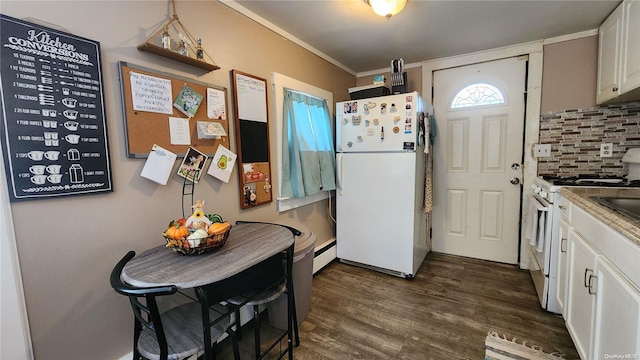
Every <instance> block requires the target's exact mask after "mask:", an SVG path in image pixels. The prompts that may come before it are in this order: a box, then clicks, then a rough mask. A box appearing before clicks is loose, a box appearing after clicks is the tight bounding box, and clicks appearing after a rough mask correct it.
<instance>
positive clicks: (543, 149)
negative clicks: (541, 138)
mask: <svg viewBox="0 0 640 360" xmlns="http://www.w3.org/2000/svg"><path fill="white" fill-rule="evenodd" d="M550 156H551V144H535V145H533V157H537V158H541V157H550Z"/></svg>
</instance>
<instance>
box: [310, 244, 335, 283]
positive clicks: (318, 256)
mask: <svg viewBox="0 0 640 360" xmlns="http://www.w3.org/2000/svg"><path fill="white" fill-rule="evenodd" d="M337 257H338V250H337V247H336V239H335V238H332V239H329V240H327V241H325V242H324V243H322V244H320V245H318V246H316V247H315V249H314V255H313V274H314V275H315V274H316V273H317V272H319V271H320V270H322V269H324V268H325V267H327V266H328V265H329V264H331V262H333V260H335V259H336V258H337Z"/></svg>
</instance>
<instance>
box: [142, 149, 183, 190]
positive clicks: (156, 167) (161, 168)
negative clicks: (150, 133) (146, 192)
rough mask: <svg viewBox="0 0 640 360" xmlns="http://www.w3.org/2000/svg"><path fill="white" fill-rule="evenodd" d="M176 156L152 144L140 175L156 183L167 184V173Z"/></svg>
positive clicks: (169, 171) (168, 173)
mask: <svg viewBox="0 0 640 360" xmlns="http://www.w3.org/2000/svg"><path fill="white" fill-rule="evenodd" d="M177 157H178V156H177V155H176V154H174V153H172V152H171V151H168V150H166V149H163V148H161V147H160V146H158V145H156V144H153V147H152V148H151V151H150V152H149V157H148V158H147V161H146V162H145V163H144V168H142V172H141V173H140V176H142V177H144V178H147V179H149V180H151V181H155V182H157V183H158V184H161V185H167V180H169V175H171V170H172V169H173V164H174V163H175V161H176V158H177Z"/></svg>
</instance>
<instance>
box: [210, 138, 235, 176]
mask: <svg viewBox="0 0 640 360" xmlns="http://www.w3.org/2000/svg"><path fill="white" fill-rule="evenodd" d="M236 158H237V156H236V154H234V153H233V152H232V151H231V150H229V149H227V148H226V147H224V146H222V145H219V146H218V150H217V151H216V154H215V155H214V156H213V160H211V165H210V166H209V171H207V174H209V175H211V176H213V177H216V178H218V179H220V180H222V181H224V182H226V183H228V182H229V177H230V176H231V172H232V171H233V165H234V164H235V162H236Z"/></svg>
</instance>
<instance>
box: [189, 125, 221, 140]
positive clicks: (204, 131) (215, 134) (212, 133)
mask: <svg viewBox="0 0 640 360" xmlns="http://www.w3.org/2000/svg"><path fill="white" fill-rule="evenodd" d="M196 128H197V130H198V139H220V138H222V137H223V136H227V132H226V131H225V130H224V127H223V126H222V124H220V123H217V122H213V121H198V122H196Z"/></svg>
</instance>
